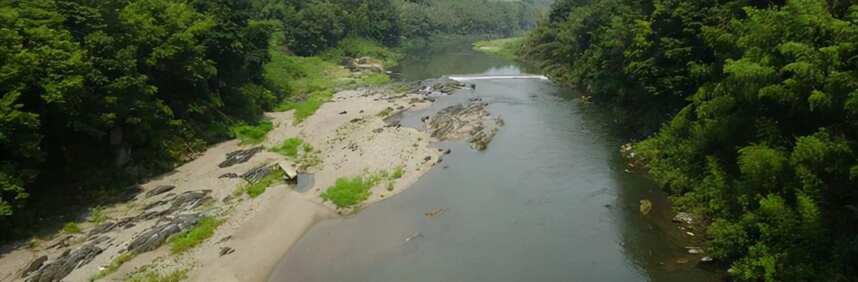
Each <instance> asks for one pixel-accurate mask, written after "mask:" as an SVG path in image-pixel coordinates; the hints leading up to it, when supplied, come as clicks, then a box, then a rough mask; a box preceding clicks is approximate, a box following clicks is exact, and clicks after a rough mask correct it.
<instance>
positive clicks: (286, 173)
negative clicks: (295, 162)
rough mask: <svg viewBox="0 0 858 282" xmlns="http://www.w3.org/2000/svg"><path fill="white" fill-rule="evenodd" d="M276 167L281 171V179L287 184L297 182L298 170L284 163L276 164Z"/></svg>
mask: <svg viewBox="0 0 858 282" xmlns="http://www.w3.org/2000/svg"><path fill="white" fill-rule="evenodd" d="M277 167H278V168H280V170H282V171H283V179H284V180H286V181H287V182H293V181H297V180H298V170H296V169H295V168H294V167H292V165H290V164H288V163H286V162H278V163H277Z"/></svg>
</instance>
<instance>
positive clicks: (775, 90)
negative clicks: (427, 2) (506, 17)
mask: <svg viewBox="0 0 858 282" xmlns="http://www.w3.org/2000/svg"><path fill="white" fill-rule="evenodd" d="M851 3H853V2H850V3H846V1H821V0H792V1H786V2H783V1H771V2H770V1H669V0H648V1H628V0H604V1H574V0H566V1H558V2H557V3H556V4H555V6H554V7H555V9H554V10H553V11H552V12H551V13H550V15H549V19H548V20H547V21H546V22H544V23H542V24H541V25H540V27H539V28H538V29H537V30H536V31H535V32H534V33H533V34H531V36H530V38H529V39H528V43H527V44H526V48H525V50H524V51H523V55H525V56H528V57H530V58H532V59H535V60H537V61H538V62H540V63H541V65H542V66H543V68H544V69H545V70H546V72H547V73H548V74H550V75H551V76H552V77H553V78H555V79H556V80H559V81H562V82H565V83H569V84H574V85H576V86H577V87H579V88H581V89H583V90H585V91H587V92H589V93H590V94H592V95H593V98H594V99H595V100H597V101H600V102H603V103H605V104H607V105H612V106H613V107H615V108H616V109H617V111H618V112H619V113H622V114H623V115H625V117H623V116H622V115H621V119H622V120H623V121H625V122H626V124H627V125H630V126H631V127H633V128H634V129H635V131H636V132H638V133H642V134H644V135H649V134H650V133H653V132H655V134H652V135H651V136H650V137H649V138H647V139H645V140H644V141H643V142H641V143H639V144H637V145H636V146H635V151H636V152H638V153H639V156H640V157H641V158H642V159H643V160H644V162H645V163H646V164H647V165H648V167H649V169H650V174H651V175H652V177H653V178H654V179H655V180H657V181H658V182H659V183H660V184H662V185H663V186H665V188H666V190H667V191H668V192H670V193H671V195H672V199H673V200H674V203H675V204H676V205H677V206H679V208H682V209H686V210H688V211H691V212H694V213H696V214H698V215H700V216H703V217H704V218H705V219H706V220H707V222H709V223H710V224H709V226H708V235H709V236H710V238H711V241H710V248H709V249H710V252H711V254H712V255H713V256H714V257H716V258H718V259H721V260H723V261H725V262H728V263H730V264H731V268H732V270H733V275H734V277H735V278H737V279H739V280H747V281H760V280H765V281H847V280H850V279H853V278H854V277H856V275H858V273H856V268H855V267H854V266H855V265H856V264H855V263H856V262H858V245H856V242H858V235H856V234H858V229H856V226H858V208H856V207H855V206H856V204H855V203H856V202H858V190H856V187H858V154H856V150H858V147H856V146H858V144H857V143H856V141H858V94H855V93H856V92H855V89H858V64H855V58H856V57H858V48H856V46H855V45H854V44H853V43H852V42H858V41H856V40H858V37H856V36H858V13H856V11H858V6H855V5H854V4H851ZM850 7H851V8H850Z"/></svg>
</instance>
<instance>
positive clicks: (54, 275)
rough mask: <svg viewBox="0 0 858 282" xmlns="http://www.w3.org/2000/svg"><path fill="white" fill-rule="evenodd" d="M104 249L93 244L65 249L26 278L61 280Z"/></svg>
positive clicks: (44, 281)
mask: <svg viewBox="0 0 858 282" xmlns="http://www.w3.org/2000/svg"><path fill="white" fill-rule="evenodd" d="M102 251H104V250H102V249H101V248H99V247H96V246H95V244H89V245H85V246H83V247H80V248H79V249H77V250H74V251H70V250H66V252H64V253H63V254H62V255H60V257H58V258H57V259H55V260H54V261H52V262H50V263H48V264H47V265H45V267H43V268H42V269H41V270H39V271H38V272H36V274H35V275H33V276H32V277H30V279H27V281H32V282H54V281H62V280H63V278H65V277H66V276H68V275H69V273H71V272H72V271H73V270H75V269H77V268H78V267H80V266H82V265H85V264H87V263H89V262H91V261H92V259H94V258H95V256H97V255H98V254H101V252H102Z"/></svg>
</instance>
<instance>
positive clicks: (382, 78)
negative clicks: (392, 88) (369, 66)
mask: <svg viewBox="0 0 858 282" xmlns="http://www.w3.org/2000/svg"><path fill="white" fill-rule="evenodd" d="M361 81H362V82H363V84H365V85H369V86H380V85H383V84H386V83H388V82H390V76H388V75H387V74H383V73H373V74H369V75H366V76H364V77H361Z"/></svg>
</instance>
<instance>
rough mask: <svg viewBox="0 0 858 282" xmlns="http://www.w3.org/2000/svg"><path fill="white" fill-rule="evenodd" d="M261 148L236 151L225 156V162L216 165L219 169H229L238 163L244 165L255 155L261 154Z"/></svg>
mask: <svg viewBox="0 0 858 282" xmlns="http://www.w3.org/2000/svg"><path fill="white" fill-rule="evenodd" d="M262 150H264V148H263V147H255V148H250V149H247V150H238V151H235V152H230V153H227V154H226V160H224V161H223V162H222V163H220V164H219V165H218V167H220V168H226V167H231V166H234V165H237V164H240V163H244V162H246V161H248V160H250V158H253V156H255V155H256V154H257V153H259V152H262Z"/></svg>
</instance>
